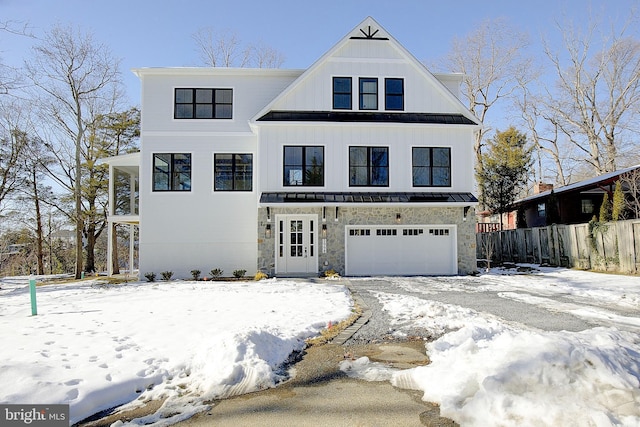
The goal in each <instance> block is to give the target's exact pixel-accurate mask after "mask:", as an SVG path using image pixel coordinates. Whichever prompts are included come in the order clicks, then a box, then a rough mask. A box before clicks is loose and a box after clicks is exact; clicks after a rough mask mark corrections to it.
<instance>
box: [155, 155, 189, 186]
mask: <svg viewBox="0 0 640 427" xmlns="http://www.w3.org/2000/svg"><path fill="white" fill-rule="evenodd" d="M153 191H191V154H189V153H156V154H154V155H153Z"/></svg>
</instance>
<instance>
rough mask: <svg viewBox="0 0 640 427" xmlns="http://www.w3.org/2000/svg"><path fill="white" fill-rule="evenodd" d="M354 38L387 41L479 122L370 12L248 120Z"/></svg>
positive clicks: (464, 111) (288, 90)
mask: <svg viewBox="0 0 640 427" xmlns="http://www.w3.org/2000/svg"><path fill="white" fill-rule="evenodd" d="M353 40H372V41H378V40H380V41H388V42H389V43H390V44H391V47H392V49H393V50H394V51H395V52H396V53H397V55H398V58H401V59H402V60H405V61H407V62H408V63H410V64H411V65H413V66H414V67H415V68H416V69H417V70H418V71H419V72H420V73H421V74H422V75H423V76H424V77H425V78H426V79H427V80H429V81H431V83H432V84H433V87H435V88H436V90H438V91H439V92H440V93H441V95H442V96H443V97H445V98H448V99H449V100H450V101H451V103H452V104H453V105H456V106H457V109H458V111H457V112H458V113H460V114H462V115H464V116H465V117H467V118H468V119H469V120H471V121H473V122H475V123H478V124H479V123H480V122H479V120H478V119H477V118H476V117H475V116H474V115H473V113H471V112H470V111H469V110H468V109H467V108H466V107H465V106H464V104H463V103H462V102H461V101H460V99H458V97H457V96H455V95H454V94H453V93H451V91H449V89H447V87H446V86H445V85H444V84H443V83H442V82H441V81H440V80H439V79H438V78H436V77H435V76H434V75H433V74H432V73H431V72H430V71H429V70H428V69H427V68H426V67H425V66H424V64H422V63H421V62H420V61H418V60H417V59H416V58H415V57H414V56H413V55H412V54H411V53H410V52H409V51H408V50H407V49H405V48H404V46H402V45H401V44H400V43H399V42H398V41H397V40H396V39H394V38H393V37H392V36H391V34H389V32H388V31H387V30H385V29H384V27H382V25H380V24H379V23H378V22H377V21H376V20H375V19H373V18H372V17H371V16H368V17H367V18H365V19H364V20H363V21H362V22H361V23H360V24H358V25H356V26H355V27H354V28H353V29H352V30H351V31H349V33H347V35H346V36H344V37H343V38H342V39H341V40H339V41H338V42H337V43H336V44H335V45H334V46H333V47H332V48H331V49H329V50H328V51H327V52H326V53H325V54H324V55H322V56H321V57H320V58H319V59H318V60H316V61H315V62H314V63H313V64H312V65H311V66H310V67H309V68H308V69H307V70H306V71H304V72H303V73H302V74H301V75H300V76H299V77H298V78H297V79H296V80H294V81H293V82H292V83H291V84H290V85H289V86H288V87H287V88H286V89H285V90H284V91H283V92H281V93H280V94H279V95H278V96H277V97H276V98H275V99H273V100H272V101H271V102H270V103H269V104H268V105H266V106H265V107H264V108H263V109H262V110H260V111H259V112H258V113H257V114H256V115H255V116H254V117H253V118H252V119H251V122H255V121H256V120H257V119H259V118H260V117H262V116H263V115H265V114H266V113H268V112H269V111H270V110H272V109H273V106H274V105H276V104H277V103H278V101H279V100H281V99H282V98H284V97H286V96H287V95H288V94H289V93H291V92H292V91H294V90H295V89H296V88H297V87H299V86H300V85H301V84H303V82H304V81H305V80H306V79H307V78H309V76H311V75H312V74H313V73H314V71H316V70H317V69H318V68H320V67H321V66H322V65H323V64H324V63H326V62H327V61H330V60H331V58H333V57H336V56H339V52H340V50H341V49H343V48H344V47H345V46H346V45H347V44H348V43H350V42H351V41H353Z"/></svg>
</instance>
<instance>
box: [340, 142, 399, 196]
mask: <svg viewBox="0 0 640 427" xmlns="http://www.w3.org/2000/svg"><path fill="white" fill-rule="evenodd" d="M349 186H351V187H367V186H371V187H388V186H389V147H349Z"/></svg>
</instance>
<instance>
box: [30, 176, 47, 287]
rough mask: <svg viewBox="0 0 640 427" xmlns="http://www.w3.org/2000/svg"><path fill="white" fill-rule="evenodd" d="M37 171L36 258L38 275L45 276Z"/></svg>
mask: <svg viewBox="0 0 640 427" xmlns="http://www.w3.org/2000/svg"><path fill="white" fill-rule="evenodd" d="M36 173H37V171H36V170H35V169H34V170H33V171H32V176H31V178H32V180H33V181H32V182H33V200H34V202H35V208H36V258H37V260H38V274H39V275H42V274H44V253H43V251H42V239H43V237H42V215H41V213H40V195H39V194H38V181H37V177H36Z"/></svg>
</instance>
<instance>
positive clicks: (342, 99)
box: [333, 77, 351, 110]
mask: <svg viewBox="0 0 640 427" xmlns="http://www.w3.org/2000/svg"><path fill="white" fill-rule="evenodd" d="M333 108H334V109H335V110H351V77H334V78H333Z"/></svg>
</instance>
